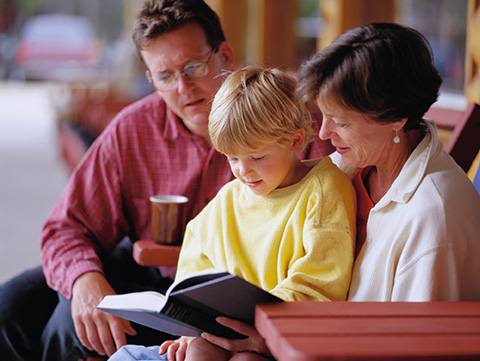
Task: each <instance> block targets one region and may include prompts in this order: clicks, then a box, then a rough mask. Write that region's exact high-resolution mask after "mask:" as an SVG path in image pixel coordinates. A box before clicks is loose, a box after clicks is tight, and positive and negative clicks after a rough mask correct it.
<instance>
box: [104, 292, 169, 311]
mask: <svg viewBox="0 0 480 361" xmlns="http://www.w3.org/2000/svg"><path fill="white" fill-rule="evenodd" d="M165 302H166V297H165V296H164V295H162V294H161V293H158V292H154V291H144V292H133V293H126V294H123V295H111V296H105V297H104V299H103V300H102V302H100V303H99V304H98V305H97V307H98V308H104V309H125V310H144V311H151V312H160V310H161V309H162V308H163V306H164V305H165Z"/></svg>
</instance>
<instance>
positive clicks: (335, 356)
mask: <svg viewBox="0 0 480 361" xmlns="http://www.w3.org/2000/svg"><path fill="white" fill-rule="evenodd" d="M255 326H256V328H257V330H258V332H259V333H260V334H261V335H262V336H263V337H264V338H265V340H266V342H267V345H268V347H269V349H270V350H271V352H272V353H273V355H274V357H275V358H276V360H277V361H319V360H330V361H335V360H343V361H349V360H356V361H359V360H365V361H366V360H397V361H399V360H455V361H457V360H480V302H422V303H417V302H346V301H341V302H285V303H280V304H263V305H257V309H256V313H255Z"/></svg>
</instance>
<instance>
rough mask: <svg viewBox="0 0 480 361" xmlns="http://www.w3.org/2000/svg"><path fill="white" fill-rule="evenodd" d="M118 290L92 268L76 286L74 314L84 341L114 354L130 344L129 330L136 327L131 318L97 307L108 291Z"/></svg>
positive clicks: (85, 344)
mask: <svg viewBox="0 0 480 361" xmlns="http://www.w3.org/2000/svg"><path fill="white" fill-rule="evenodd" d="M115 293H116V292H115V291H114V290H113V288H112V287H111V286H110V284H109V283H108V282H107V280H106V279H105V277H104V276H103V275H102V274H100V273H98V272H88V273H85V274H83V275H82V276H80V277H79V278H77V280H76V281H75V283H74V284H73V289H72V318H73V324H74V325H75V332H76V333H77V336H78V338H79V340H80V342H81V343H82V344H83V346H85V347H86V348H87V349H89V350H90V351H96V352H97V353H98V354H100V355H108V356H111V355H112V354H113V353H114V352H115V351H116V350H117V349H119V348H120V347H122V346H123V345H125V344H126V336H125V333H127V334H129V335H132V336H133V335H135V334H136V331H135V330H134V329H133V328H132V326H131V325H130V322H128V321H127V320H124V319H121V318H118V317H115V316H113V315H110V314H108V313H106V312H103V311H100V310H97V309H96V308H95V307H94V306H96V305H98V304H99V303H100V301H101V300H103V298H104V297H105V296H106V295H113V294H115Z"/></svg>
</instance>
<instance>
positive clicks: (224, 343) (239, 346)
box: [202, 317, 272, 356]
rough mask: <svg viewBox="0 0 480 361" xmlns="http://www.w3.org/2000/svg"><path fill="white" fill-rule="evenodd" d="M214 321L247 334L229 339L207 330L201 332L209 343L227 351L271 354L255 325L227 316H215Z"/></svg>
mask: <svg viewBox="0 0 480 361" xmlns="http://www.w3.org/2000/svg"><path fill="white" fill-rule="evenodd" d="M216 321H217V322H218V323H219V324H221V325H223V326H225V327H228V328H231V329H232V330H235V331H237V332H238V333H241V334H242V335H245V336H247V338H246V339H240V340H229V339H227V338H223V337H217V336H214V335H212V334H210V333H207V332H204V333H202V337H203V338H204V339H206V340H207V341H209V342H210V343H213V344H214V345H217V346H220V347H222V348H224V349H225V350H228V351H253V352H256V353H259V354H260V355H265V356H271V355H272V354H271V353H270V350H269V349H268V347H267V345H266V344H265V340H264V339H263V338H262V336H260V334H259V333H258V332H257V330H256V329H255V327H253V326H250V325H247V324H246V323H243V322H241V321H237V320H233V319H231V318H227V317H217V319H216Z"/></svg>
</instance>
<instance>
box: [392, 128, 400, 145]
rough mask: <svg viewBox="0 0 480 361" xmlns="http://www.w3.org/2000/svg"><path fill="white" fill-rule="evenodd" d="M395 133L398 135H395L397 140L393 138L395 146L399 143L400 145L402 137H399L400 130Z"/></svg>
mask: <svg viewBox="0 0 480 361" xmlns="http://www.w3.org/2000/svg"><path fill="white" fill-rule="evenodd" d="M395 133H396V135H395V138H393V142H394V143H395V144H398V143H400V137H399V136H398V130H395Z"/></svg>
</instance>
